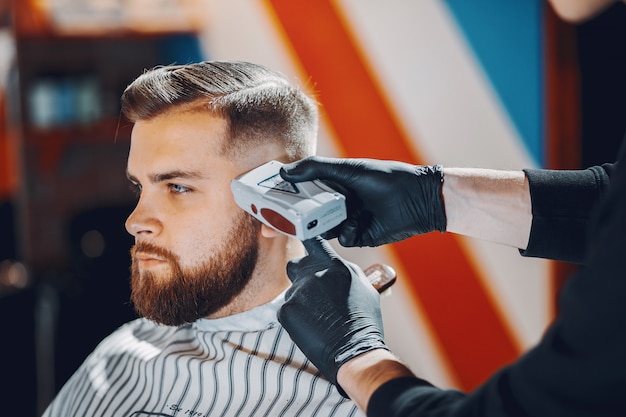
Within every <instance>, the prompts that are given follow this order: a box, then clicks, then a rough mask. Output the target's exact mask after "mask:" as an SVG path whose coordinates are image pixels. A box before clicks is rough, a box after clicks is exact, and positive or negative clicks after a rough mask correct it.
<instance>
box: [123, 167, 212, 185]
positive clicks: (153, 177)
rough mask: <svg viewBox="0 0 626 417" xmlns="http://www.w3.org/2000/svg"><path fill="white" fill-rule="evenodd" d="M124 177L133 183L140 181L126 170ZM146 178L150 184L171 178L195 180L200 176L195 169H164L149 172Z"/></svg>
mask: <svg viewBox="0 0 626 417" xmlns="http://www.w3.org/2000/svg"><path fill="white" fill-rule="evenodd" d="M126 178H128V180H129V181H131V182H134V183H139V182H140V181H139V180H138V179H137V177H135V176H134V175H131V174H130V173H129V172H128V171H126ZM148 178H149V179H150V182H151V183H152V184H157V183H159V182H163V181H170V180H173V179H184V180H190V179H191V180H195V179H200V178H202V176H201V175H200V174H199V173H198V172H195V171H182V170H174V171H166V172H159V173H154V174H149V175H148Z"/></svg>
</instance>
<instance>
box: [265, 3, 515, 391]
mask: <svg viewBox="0 0 626 417" xmlns="http://www.w3.org/2000/svg"><path fill="white" fill-rule="evenodd" d="M267 3H268V6H269V7H268V8H269V9H270V10H273V12H274V14H275V16H276V19H277V21H278V22H279V24H280V25H281V26H282V29H283V30H284V32H285V35H286V39H288V41H289V42H290V43H291V47H292V48H293V50H294V51H295V55H296V56H297V57H298V59H299V60H300V63H301V65H302V67H303V69H304V70H305V71H306V73H307V74H308V75H309V76H310V77H311V80H312V82H313V84H314V85H315V87H316V90H317V91H318V99H319V100H320V102H321V103H322V105H323V107H324V110H325V113H326V114H327V117H328V120H329V122H330V123H331V124H332V127H333V129H334V130H335V132H336V133H337V135H338V137H339V138H340V140H341V143H342V145H343V147H344V149H345V150H346V153H347V155H346V156H349V157H374V158H378V159H396V160H403V161H407V162H412V163H416V164H417V163H421V162H422V159H421V158H420V157H419V155H416V153H415V151H414V150H413V149H411V148H410V146H408V145H407V144H408V143H410V142H411V139H410V138H409V137H407V135H406V133H405V132H404V131H403V129H402V128H401V126H400V124H399V123H398V122H397V120H396V119H395V117H394V114H393V111H392V110H391V109H390V108H389V106H388V105H387V103H386V102H385V99H384V94H383V93H382V92H381V91H380V89H379V88H378V86H377V84H376V82H375V81H374V78H373V77H372V74H370V73H369V72H368V70H367V65H366V63H365V62H364V60H363V59H362V57H361V56H360V55H359V53H358V46H357V45H355V43H354V42H353V41H352V39H351V37H350V34H349V32H348V31H347V30H346V28H345V26H344V25H343V23H342V22H341V19H340V18H339V16H337V13H336V10H335V9H334V8H333V7H332V5H331V4H330V3H329V2H328V1H322V0H319V1H311V2H297V1H292V0H268V2H267ZM392 249H393V250H394V251H395V252H396V254H397V256H398V259H399V260H400V261H401V262H402V264H403V267H404V269H405V270H406V271H407V272H408V273H409V275H410V276H409V277H403V278H404V279H410V281H411V284H412V288H413V290H414V296H415V297H416V299H418V300H420V302H421V303H422V305H423V307H424V310H425V311H426V313H427V316H428V317H427V319H428V320H430V321H431V325H432V328H433V329H434V331H435V333H436V337H437V338H438V339H439V342H440V346H441V347H442V349H443V351H444V352H443V354H444V356H445V358H446V359H447V361H448V362H449V364H450V365H451V368H452V369H453V371H454V372H455V373H456V375H455V376H456V378H457V380H458V383H459V386H460V388H462V389H466V390H470V389H473V388H475V387H476V386H477V385H479V384H480V383H481V382H483V381H484V380H485V379H486V377H487V376H489V375H490V374H491V373H493V371H495V370H496V369H497V368H500V367H501V366H502V365H504V364H506V363H509V362H511V361H513V360H514V359H515V358H516V357H517V356H518V355H519V353H520V352H519V348H518V347H517V346H516V344H515V342H514V338H513V337H512V335H511V333H510V329H508V328H507V326H506V324H505V323H504V321H503V320H502V318H501V317H500V316H499V315H498V313H497V310H496V309H495V307H494V305H493V304H492V302H491V301H490V299H489V297H488V295H487V293H486V291H485V289H484V288H483V287H482V285H481V281H480V278H479V276H478V272H477V271H475V270H474V268H473V267H472V265H471V264H470V262H469V261H468V259H467V256H468V255H467V254H465V253H464V252H463V250H462V248H461V245H460V242H459V240H458V239H457V238H455V237H454V236H453V235H448V234H445V235H440V234H431V235H428V236H424V237H420V238H413V239H409V240H406V241H404V242H401V243H398V244H395V245H393V246H392ZM416 354H419V353H418V352H416Z"/></svg>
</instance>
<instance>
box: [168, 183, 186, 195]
mask: <svg viewBox="0 0 626 417" xmlns="http://www.w3.org/2000/svg"><path fill="white" fill-rule="evenodd" d="M168 187H169V188H170V190H171V191H172V192H173V193H174V194H185V193H188V192H189V191H191V189H190V188H189V187H185V186H184V185H180V184H169V185H168Z"/></svg>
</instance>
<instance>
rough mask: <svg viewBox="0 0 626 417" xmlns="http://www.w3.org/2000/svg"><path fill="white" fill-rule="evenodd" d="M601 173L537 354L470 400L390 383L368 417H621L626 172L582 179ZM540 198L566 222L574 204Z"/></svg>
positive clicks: (625, 376) (625, 409)
mask: <svg viewBox="0 0 626 417" xmlns="http://www.w3.org/2000/svg"><path fill="white" fill-rule="evenodd" d="M624 156H626V146H625V147H624V151H623V153H622V157H624ZM599 169H601V170H602V171H604V172H607V169H608V170H609V171H611V170H614V173H612V174H607V175H611V185H610V187H609V189H608V190H607V192H606V196H605V197H603V198H602V201H601V202H600V203H599V204H598V207H597V208H595V209H594V210H593V213H592V215H591V217H590V218H589V220H588V221H587V220H585V222H586V223H589V228H588V233H587V235H588V237H587V238H585V240H587V244H588V250H587V253H586V257H585V266H584V267H582V268H579V270H578V272H577V273H576V274H575V275H573V276H572V277H571V278H570V279H569V280H568V281H567V283H566V284H565V286H564V288H563V290H562V292H561V294H560V296H559V313H558V316H557V317H556V319H555V320H554V321H553V322H552V324H551V325H550V327H549V328H548V329H547V331H546V332H545V334H544V336H543V337H542V339H541V341H540V342H539V343H538V344H537V346H535V347H534V348H532V349H530V350H529V351H528V352H526V353H525V354H524V355H523V356H522V357H521V358H519V359H518V360H517V361H515V362H514V363H513V364H511V365H510V366H508V367H505V368H503V369H502V370H500V371H499V372H498V373H496V374H495V375H494V376H492V377H491V378H490V379H489V380H488V381H487V382H486V383H485V384H483V385H482V386H481V387H479V388H478V389H476V390H475V391H473V392H471V393H469V394H463V393H460V392H458V391H451V390H442V389H438V388H436V387H434V386H432V385H431V384H429V383H427V382H426V381H422V380H420V379H418V378H403V379H398V380H394V381H389V382H387V383H385V384H383V385H382V386H380V387H379V388H378V389H377V390H376V391H375V392H374V394H373V395H372V397H371V398H370V401H369V404H368V408H367V415H368V417H382V416H385V417H400V416H402V417H479V416H490V417H532V416H551V417H552V416H554V417H561V416H563V417H565V416H567V417H618V416H621V417H623V416H626V395H624V393H626V302H624V300H626V279H625V277H626V214H625V213H626V165H624V164H623V163H620V164H619V166H618V164H615V166H610V167H607V169H605V168H595V169H591V170H590V171H589V172H590V173H588V174H580V175H583V176H584V175H592V176H593V175H597V174H598V173H599V171H598V170H599ZM530 175H531V176H533V173H531V174H530ZM558 180H559V181H562V180H563V178H558ZM548 182H550V181H548ZM592 182H595V180H594V181H592ZM576 184H578V182H576ZM575 187H576V186H575ZM535 191H536V190H535ZM545 193H546V190H542V192H541V197H542V199H543V200H542V201H546V200H550V199H551V200H553V205H552V207H551V210H549V211H550V212H551V213H555V212H557V211H558V210H555V208H558V207H559V206H561V207H562V208H563V210H564V212H563V214H565V215H564V217H566V218H572V215H571V212H572V208H571V207H570V205H572V204H574V202H576V201H577V200H576V199H570V200H569V202H567V203H565V204H562V203H561V202H560V201H559V199H558V198H557V199H555V198H553V197H552V196H546V195H545ZM591 194H594V193H591ZM561 195H562V196H563V193H561ZM566 197H567V196H564V197H563V198H566ZM579 203H580V204H581V205H583V206H588V204H587V202H582V201H580V202H579ZM540 207H541V206H540ZM586 210H588V208H587V209H583V210H582V213H583V216H582V217H584V218H588V217H589V213H588V212H586ZM557 217H558V216H557ZM574 218H575V217H574ZM548 224H551V223H550V222H548ZM553 230H558V228H556V229H553ZM543 232H544V233H545V230H544V231H543ZM570 236H571V234H570ZM545 238H547V239H550V237H545ZM556 242H558V243H559V244H560V245H562V246H563V245H564V246H565V247H567V246H568V245H567V243H566V242H563V241H562V239H558V240H556ZM578 244H579V243H578ZM559 253H562V252H559Z"/></svg>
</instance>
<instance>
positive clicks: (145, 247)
mask: <svg viewBox="0 0 626 417" xmlns="http://www.w3.org/2000/svg"><path fill="white" fill-rule="evenodd" d="M138 252H141V253H146V254H149V255H155V256H157V257H159V258H162V259H164V260H168V261H171V262H178V255H176V254H175V253H174V252H172V251H170V250H169V249H166V248H164V247H161V246H157V245H155V244H154V243H149V242H137V243H135V244H134V245H133V247H132V248H130V255H131V257H132V258H133V260H134V259H135V256H136V255H137V253H138Z"/></svg>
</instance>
